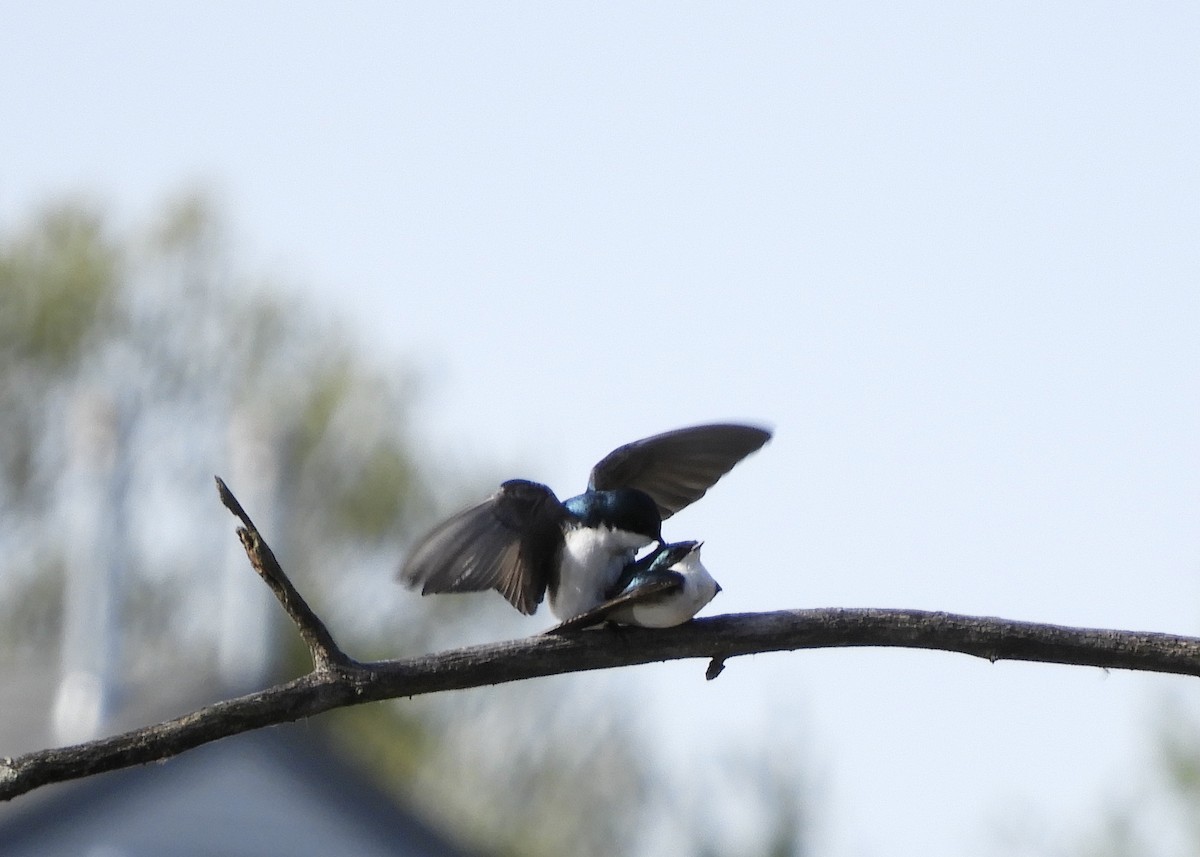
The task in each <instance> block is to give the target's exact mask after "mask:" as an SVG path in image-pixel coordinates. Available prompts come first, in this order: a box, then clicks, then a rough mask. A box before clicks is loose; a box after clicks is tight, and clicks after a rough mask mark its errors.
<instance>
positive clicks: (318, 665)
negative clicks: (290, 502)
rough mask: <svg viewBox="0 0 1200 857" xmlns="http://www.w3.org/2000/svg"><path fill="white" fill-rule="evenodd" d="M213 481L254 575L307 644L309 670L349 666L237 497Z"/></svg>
mask: <svg viewBox="0 0 1200 857" xmlns="http://www.w3.org/2000/svg"><path fill="white" fill-rule="evenodd" d="M216 480H217V494H218V495H219V496H220V498H221V502H222V503H224V504H225V508H226V509H228V510H229V511H230V512H232V513H233V514H234V515H235V516H236V517H237V518H238V519H239V520H240V521H241V522H242V524H243V525H244V526H241V527H238V530H237V534H238V538H239V539H241V541H242V547H243V548H245V549H246V556H248V557H249V558H250V565H251V566H253V567H254V570H255V571H256V572H258V576H259V577H261V578H262V579H263V581H264V582H266V584H267V586H269V587H271V591H272V592H273V593H275V597H276V598H278V599H279V603H280V604H282V605H283V609H284V610H285V611H286V612H287V614H288V617H289V618H290V619H291V620H292V621H293V622H295V623H296V628H297V630H299V632H300V638H301V639H302V640H304V642H305V643H306V644H307V645H308V651H309V653H310V654H311V655H312V661H313V669H314V670H316V671H317V672H323V671H324V670H326V669H328V668H329V667H332V666H335V665H345V664H349V663H350V662H351V659H350V656H349V655H347V654H346V653H345V652H343V651H342V650H341V648H340V647H339V646H338V644H337V643H336V642H334V639H333V635H332V634H330V633H329V629H328V628H326V627H325V623H324V622H322V621H321V620H320V619H319V618H317V614H316V613H314V612H313V611H312V608H311V607H309V606H308V602H307V601H305V600H304V599H303V598H302V597H301V596H300V593H299V592H297V591H296V587H294V586H292V582H291V581H290V580H288V576H287V575H286V574H284V573H283V568H282V567H281V566H280V565H279V560H277V559H275V554H274V552H273V551H272V550H271V548H270V547H268V546H267V543H266V542H265V541H263V537H262V535H261V534H259V532H258V528H257V527H256V526H254V522H253V521H251V520H250V516H249V515H247V514H246V510H245V509H243V508H242V504H241V503H239V502H238V499H237V497H234V496H233V492H232V491H230V490H229V486H228V485H226V484H225V481H224V480H223V479H221V477H220V476H218V477H216Z"/></svg>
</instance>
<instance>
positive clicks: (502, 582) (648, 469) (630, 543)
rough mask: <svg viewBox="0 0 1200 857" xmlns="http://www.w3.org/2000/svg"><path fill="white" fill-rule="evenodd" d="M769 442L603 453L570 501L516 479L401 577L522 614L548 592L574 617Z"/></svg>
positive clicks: (676, 439)
mask: <svg viewBox="0 0 1200 857" xmlns="http://www.w3.org/2000/svg"><path fill="white" fill-rule="evenodd" d="M770 438H771V433H770V432H769V431H766V430H765V429H761V428H757V427H754V426H745V425H703V426H693V427H691V428H683V429H677V430H675V431H669V432H665V433H663V434H658V435H654V436H653V437H648V438H645V439H643V440H636V441H634V442H633V443H628V444H626V445H625V446H622V447H620V448H618V449H616V450H613V451H612V452H611V453H609V454H608V455H607V456H605V457H604V459H603V460H601V461H600V463H599V464H597V465H596V466H595V467H594V468H592V475H591V478H590V479H589V480H588V488H587V491H585V492H584V493H582V494H580V495H579V496H577V497H572V498H570V499H569V500H567V501H565V502H563V501H560V500H559V499H558V498H557V497H555V496H554V492H553V491H551V490H550V489H549V488H547V487H546V486H545V485H541V484H538V483H537V482H529V481H526V480H524V479H512V480H509V481H508V482H505V483H504V484H502V485H501V486H500V490H499V491H497V492H496V493H495V494H493V495H492V496H491V497H489V498H488V499H487V500H485V501H484V502H482V503H480V504H479V505H477V506H472V507H471V508H469V509H467V510H465V511H463V512H459V513H458V514H457V515H455V516H454V517H452V518H450V519H449V520H447V521H445V522H443V523H442V524H440V525H438V526H437V527H435V528H434V529H433V531H432V532H431V533H429V535H427V536H426V537H425V538H424V539H423V540H422V541H421V542H419V543H418V544H417V546H416V547H415V548H413V550H412V552H411V553H410V554H409V555H408V559H407V560H406V562H405V564H404V567H403V568H402V569H401V571H400V580H401V582H403V583H404V584H405V585H406V586H408V587H409V588H410V589H417V588H419V589H420V590H421V594H422V595H428V594H430V593H433V592H478V591H482V590H485V589H496V590H498V591H499V592H500V594H502V595H503V596H504V597H505V598H507V599H508V601H509V603H510V604H512V605H513V606H514V607H516V608H517V609H518V610H520V611H521V612H522V613H525V614H532V613H534V611H536V610H537V608H538V605H539V604H541V602H542V598H543V596H544V595H545V593H546V592H547V590H548V591H549V593H550V610H551V612H553V613H554V615H555V616H557V617H558V618H559V619H561V620H567V619H573V618H575V617H576V616H579V615H580V614H582V613H585V612H586V611H588V610H591V609H592V608H594V607H596V606H598V605H600V604H603V603H604V602H606V601H608V600H609V599H610V597H611V596H612V593H613V592H614V587H615V586H616V584H617V582H618V580H619V579H620V577H621V574H622V572H623V571H624V570H625V568H626V566H629V565H631V564H634V558H635V556H636V555H637V552H638V551H639V550H641V549H642V548H644V547H646V546H647V545H649V544H651V543H653V542H658V544H659V545H660V546H661V545H662V544H663V540H662V522H663V521H664V520H665V519H667V518H669V517H670V516H671V515H673V514H675V513H676V512H678V511H679V510H680V509H682V508H684V507H685V506H688V505H689V504H691V503H694V502H695V501H696V500H699V499H700V498H701V497H703V496H704V494H705V493H706V492H707V491H708V489H709V488H711V487H712V486H713V485H714V484H716V482H717V480H718V479H720V478H721V477H722V476H724V475H725V474H726V473H728V472H729V471H730V470H731V469H732V468H733V466H734V465H735V464H737V463H738V462H739V461H741V460H742V459H743V458H745V457H746V456H747V455H749V454H750V453H752V452H754V451H755V450H757V449H759V448H760V447H761V446H762V445H763V444H765V443H766V442H767V441H768V440H769V439H770ZM684 559H686V556H684ZM662 561H665V558H664V560H662ZM697 562H698V557H697ZM652 566H653V560H651V561H650V563H649V564H648V565H647V568H650V567H652ZM665 567H666V566H661V565H660V566H659V567H658V568H659V569H661V568H665ZM656 570H657V569H656ZM706 574H707V572H706ZM617 591H619V590H617ZM701 606H702V605H701ZM696 609H697V610H698V609H700V608H699V607H697V608H696ZM693 612H694V611H693ZM689 618H690V617H689Z"/></svg>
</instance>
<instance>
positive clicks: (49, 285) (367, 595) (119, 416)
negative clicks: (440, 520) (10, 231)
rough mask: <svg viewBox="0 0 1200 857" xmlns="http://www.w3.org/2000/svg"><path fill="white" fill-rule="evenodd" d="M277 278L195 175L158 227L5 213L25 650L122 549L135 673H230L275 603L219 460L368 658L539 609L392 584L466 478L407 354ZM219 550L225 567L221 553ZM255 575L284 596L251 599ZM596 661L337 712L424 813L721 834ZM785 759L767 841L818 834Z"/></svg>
mask: <svg viewBox="0 0 1200 857" xmlns="http://www.w3.org/2000/svg"><path fill="white" fill-rule="evenodd" d="M283 294H284V292H283V291H282V290H279V289H272V288H271V284H270V283H269V282H266V281H259V282H255V281H253V280H251V279H248V278H247V277H245V276H243V275H241V274H238V273H237V272H236V268H235V265H234V263H233V260H232V259H231V255H230V251H229V246H228V242H227V240H226V238H225V233H224V231H223V229H222V227H221V224H220V222H219V219H218V218H217V217H216V216H215V214H214V212H213V211H212V210H211V207H210V206H209V204H208V203H207V201H206V200H205V198H204V197H203V196H200V195H188V196H184V197H182V198H180V199H179V200H177V201H176V202H174V203H173V204H171V205H169V206H167V208H166V210H165V212H164V213H163V215H162V216H161V217H160V218H159V219H158V221H157V223H156V224H155V225H154V226H153V228H151V229H149V230H148V231H147V233H146V234H144V235H135V236H122V235H116V234H114V233H113V232H112V230H111V229H110V227H109V226H108V225H107V224H106V221H105V218H104V216H103V214H102V213H101V212H100V211H98V210H96V209H95V208H94V207H89V206H87V205H83V204H80V203H67V204H63V205H60V206H58V207H55V208H53V209H51V210H50V211H49V212H47V213H46V214H45V215H44V216H42V217H40V218H38V219H37V220H35V221H34V222H32V223H30V224H29V225H28V226H27V227H26V228H24V229H23V230H22V231H20V232H19V233H18V234H16V235H13V236H0V437H3V438H4V440H3V443H0V470H2V480H0V512H2V515H0V629H2V630H0V650H2V651H4V652H6V655H5V658H6V659H8V660H9V661H11V660H12V659H13V658H16V657H37V658H40V659H42V660H45V659H46V658H47V657H49V656H50V655H51V654H52V653H54V652H56V651H57V650H58V649H59V647H60V639H62V638H63V634H62V631H63V628H62V617H63V615H64V612H65V613H67V614H68V615H69V614H70V609H69V608H70V603H69V602H70V599H69V598H67V596H66V594H65V593H66V591H67V589H68V586H67V581H68V579H69V574H68V571H69V569H70V568H71V567H72V566H73V565H79V564H80V563H81V562H82V563H95V564H96V565H97V566H100V565H103V564H104V563H106V562H111V563H112V564H113V565H114V566H116V567H118V568H117V570H116V571H115V572H114V573H113V577H112V580H113V581H115V582H116V584H118V586H117V588H118V589H119V597H118V598H117V599H116V604H115V606H114V607H113V610H114V611H115V613H116V616H117V619H118V621H117V622H116V625H117V627H119V628H120V641H119V650H120V657H119V659H118V661H119V665H120V672H119V674H118V675H117V676H116V679H117V681H118V682H120V683H122V685H123V687H124V689H125V692H126V694H130V693H136V692H137V688H138V687H144V686H145V683H146V682H147V681H151V682H157V683H158V687H160V688H161V687H162V686H164V685H166V684H172V683H176V684H177V683H179V681H180V679H179V677H180V676H184V675H186V676H188V677H189V679H188V680H189V681H195V680H196V677H197V676H202V675H206V674H209V675H210V674H212V673H213V672H214V671H215V670H216V665H217V664H218V663H219V662H221V661H222V659H223V658H224V657H225V653H224V652H223V650H222V647H223V646H224V645H228V641H229V639H233V640H235V642H236V644H237V645H238V646H242V647H249V646H250V645H251V642H248V641H252V639H253V633H249V634H248V632H253V631H254V630H255V626H257V625H260V624H265V621H264V619H263V618H262V616H271V617H275V618H276V619H278V618H279V616H278V610H277V607H276V606H275V605H274V604H272V603H271V602H270V600H269V598H268V597H267V594H266V590H265V587H263V586H262V584H261V583H260V582H259V581H258V580H257V579H256V578H255V577H254V575H253V574H252V572H251V571H250V570H249V568H248V567H247V566H246V563H245V558H244V556H242V555H241V551H240V547H239V546H237V544H236V540H235V539H234V538H233V536H232V532H231V531H232V521H231V520H230V519H229V517H228V515H227V514H226V513H225V511H224V510H223V509H221V508H220V507H219V504H218V503H217V502H216V498H215V493H214V491H213V484H212V476H213V474H214V473H220V474H221V475H222V476H224V477H226V478H227V480H228V481H229V482H230V485H231V487H233V489H234V490H235V492H236V493H237V494H238V496H239V497H240V498H241V499H242V501H243V502H244V503H245V504H246V505H247V508H248V509H249V511H250V514H251V515H252V516H254V517H255V519H256V522H257V523H258V524H259V527H260V528H261V529H262V530H263V531H264V533H266V534H267V536H268V538H269V539H270V541H271V543H272V545H273V547H274V548H275V549H276V551H277V552H278V554H279V556H280V559H281V561H282V562H283V564H284V566H285V567H286V568H287V569H288V572H289V574H290V575H291V576H292V577H293V579H294V580H295V581H296V582H297V585H298V586H299V587H300V588H301V589H302V591H304V592H305V595H306V597H311V600H312V601H313V603H314V606H315V607H316V609H317V610H318V612H320V613H321V614H322V615H323V616H324V617H325V618H326V620H327V621H328V623H329V625H330V627H331V630H332V631H333V632H334V634H335V635H336V636H338V637H339V639H340V640H341V641H342V643H343V645H345V646H346V647H347V648H348V649H349V650H351V651H353V652H355V653H356V654H358V655H359V656H363V657H368V656H397V655H401V654H404V653H411V652H418V651H427V650H429V649H430V648H432V647H434V646H440V645H445V644H446V643H448V642H458V641H459V638H458V637H457V636H456V634H457V633H458V632H457V631H456V630H455V629H456V628H462V627H468V626H469V627H473V628H475V629H476V631H477V632H478V628H479V626H481V625H482V626H483V628H484V633H487V634H489V635H490V636H493V637H494V636H496V635H498V634H499V633H501V632H503V631H505V630H509V629H511V630H512V631H513V632H515V633H525V632H526V630H525V626H518V625H517V624H516V622H517V617H516V616H515V614H514V613H512V611H509V610H507V609H506V608H505V607H504V606H503V605H500V604H498V603H493V602H498V599H492V600H489V599H486V598H483V599H478V600H476V599H462V600H456V599H429V600H424V599H415V598H412V597H411V596H410V595H408V594H407V593H404V592H403V590H401V589H400V588H399V587H397V586H395V584H394V583H393V582H392V577H393V573H394V570H395V567H396V563H397V562H398V559H399V557H400V556H401V554H402V548H403V544H404V542H405V540H406V538H408V537H410V536H412V535H413V534H414V528H416V527H421V526H424V525H426V524H428V523H429V522H430V520H431V519H432V517H433V515H434V513H435V511H443V512H444V511H445V510H446V504H457V501H458V500H459V499H462V498H459V497H446V496H444V495H443V494H442V493H440V492H438V491H435V490H434V488H433V486H432V485H431V484H430V481H429V479H428V477H427V476H426V474H428V473H431V472H433V471H434V469H435V463H433V462H429V461H426V460H424V459H423V457H422V456H421V454H420V451H419V450H418V449H417V448H416V446H415V445H414V442H413V440H412V438H411V437H410V435H409V433H408V426H409V423H410V418H409V412H410V405H411V400H412V395H413V389H414V384H413V379H412V377H411V375H410V374H408V373H406V372H403V371H400V370H397V369H396V368H394V367H386V366H385V367H380V366H377V365H374V364H372V363H371V362H370V361H368V360H366V359H364V357H363V355H362V352H361V350H360V348H359V347H358V346H357V345H356V343H355V342H354V341H353V340H352V339H351V338H349V337H348V336H346V335H345V334H344V332H342V331H341V330H340V329H339V328H338V327H337V326H336V325H334V324H331V323H328V322H325V321H322V320H320V319H318V318H316V317H315V314H314V312H313V311H312V310H311V309H310V308H307V307H304V306H302V305H300V304H298V303H297V302H296V301H295V300H294V299H286V298H284V297H282V295H283ZM80 447H83V448H84V451H85V453H86V454H87V455H89V456H91V458H92V459H97V460H101V459H102V460H103V461H104V466H103V468H102V469H101V471H100V472H101V476H102V479H103V480H106V484H108V483H110V484H111V486H113V490H111V491H106V492H102V493H101V494H100V495H97V496H92V495H87V494H86V493H81V483H80V481H79V479H78V470H79V468H78V467H76V466H73V464H72V461H73V460H74V459H73V456H76V457H77V456H78V455H79V454H80V452H79V449H80ZM88 472H92V471H88ZM72 474H75V476H72ZM452 476H453V474H452ZM84 481H85V482H86V479H85V480H84ZM472 499H473V498H472ZM439 504H440V509H439V508H438V507H439ZM96 507H103V508H102V509H101V510H100V511H99V512H97V508H96ZM96 514H102V515H104V517H103V518H102V519H100V520H99V524H98V525H97V526H96V527H95V528H94V529H96V530H97V531H101V532H103V533H104V535H105V539H104V540H102V542H99V543H88V544H85V545H83V547H82V549H81V550H76V551H75V552H74V553H72V549H71V544H72V536H73V534H74V533H75V532H76V530H78V529H81V527H80V520H81V518H80V516H81V515H83V516H84V517H85V518H86V517H87V516H89V515H91V516H92V518H89V520H92V521H93V523H95V519H94V516H95V515H96ZM73 516H74V517H73ZM96 544H102V546H103V549H99V548H97V547H96ZM106 553H107V554H112V556H104V555H101V554H106ZM81 555H82V556H83V557H84V558H83V559H80V556H81ZM225 566H229V567H230V568H231V569H232V571H231V572H230V577H229V580H228V581H224V582H222V579H221V578H220V576H219V575H215V574H214V571H215V570H216V569H220V568H222V567H225ZM230 587H232V589H231V588H230ZM260 597H261V598H262V599H266V600H265V601H264V602H263V603H265V604H266V608H265V609H266V610H267V612H266V613H264V614H261V615H259V614H255V613H254V612H252V611H251V612H245V611H244V610H243V609H242V608H244V607H245V604H246V603H247V602H250V601H253V600H255V599H257V598H260ZM497 608H499V609H497ZM461 619H469V622H458V621H457V620H461ZM518 627H520V628H521V630H517V629H518ZM230 634H232V635H233V636H232V637H230V636H229V635H230ZM68 639H69V635H68ZM282 639H285V640H289V641H290V640H292V636H291V635H290V633H289V635H288V636H286V637H283V638H282ZM88 642H89V641H85V645H87V643H88ZM91 644H92V645H97V644H96V643H95V641H91ZM61 645H63V646H64V647H65V645H66V644H65V643H63V644H61ZM292 645H293V646H294V651H293V656H294V657H295V658H301V657H303V652H302V651H301V649H300V647H299V645H298V641H297V642H296V643H293V644H292ZM267 648H270V647H269V646H268V647H267ZM181 666H186V667H187V669H186V670H185V669H181ZM293 666H295V664H294V663H293ZM274 669H275V671H276V672H279V671H280V670H286V667H285V666H281V665H280V664H278V663H277V664H276V665H275V667H274ZM206 670H207V673H206ZM291 671H294V670H291ZM259 680H261V679H259ZM139 681H140V682H141V683H140V684H139ZM597 681H598V679H594V678H593V679H591V680H589V679H588V678H587V677H582V678H580V677H575V678H573V679H571V678H564V679H563V680H561V681H557V682H555V683H554V686H553V688H552V689H550V690H548V689H547V685H546V684H544V683H529V684H522V685H519V686H510V687H504V688H494V689H490V690H486V691H483V690H481V691H476V692H473V693H472V694H468V695H456V696H449V697H445V698H430V699H423V700H418V701H411V702H406V703H404V704H384V705H374V706H368V707H365V708H362V709H354V710H347V711H342V712H337V713H336V714H335V715H334V716H332V717H330V718H328V719H327V721H326V722H328V723H329V724H332V725H333V726H334V727H335V728H338V727H340V731H341V734H342V740H343V741H344V743H345V744H346V745H347V747H348V748H350V749H351V750H353V751H354V752H355V753H357V754H358V755H360V756H362V757H363V758H364V759H366V760H367V761H369V762H370V763H371V764H372V765H374V766H375V767H376V769H377V770H379V771H380V773H381V776H383V777H385V778H386V779H388V780H389V781H391V782H392V783H393V784H394V785H396V787H397V788H398V789H400V790H401V791H403V792H404V793H406V794H407V795H408V797H409V798H410V799H411V800H412V801H414V802H415V803H417V804H418V805H420V806H422V807H424V808H425V809H426V810H427V811H428V813H429V814H430V815H432V816H435V817H437V818H439V819H440V820H441V821H442V822H443V823H444V824H447V825H448V826H450V827H451V828H453V829H456V830H457V831H458V832H459V833H460V834H462V835H464V836H466V837H468V838H470V839H471V840H473V841H474V842H476V843H477V844H479V843H483V844H486V845H488V846H489V847H490V848H491V850H493V851H496V852H502V853H512V854H518V853H520V854H556V855H558V854H575V855H600V854H611V853H635V852H638V851H645V852H648V851H650V850H652V849H653V844H654V839H653V837H654V836H658V837H659V838H660V839H661V838H662V837H663V836H664V835H666V836H668V837H669V840H670V842H671V846H672V847H671V848H670V849H669V850H671V851H672V853H696V854H700V853H703V854H712V853H717V850H719V849H717V850H714V847H713V845H712V842H713V840H712V838H711V837H710V836H709V835H708V832H709V831H711V830H712V826H713V821H712V818H711V817H709V812H710V810H709V808H708V807H701V806H700V805H699V804H695V803H688V802H686V801H681V800H679V799H678V795H677V793H676V790H677V788H678V783H677V781H672V780H671V779H670V778H664V777H662V776H660V775H659V773H658V772H657V771H656V770H655V766H654V759H655V758H656V757H655V754H654V753H653V752H652V751H651V750H649V749H648V747H647V742H646V741H645V739H644V738H643V736H642V733H641V732H639V726H638V720H637V718H636V717H634V716H631V715H630V712H628V711H626V710H623V709H622V707H621V704H620V703H615V704H614V703H613V696H619V694H608V693H602V694H599V696H597V693H596V692H595V687H596V686H597ZM768 773H769V772H768ZM772 776H774V779H772V778H771V777H767V778H766V779H764V780H763V782H764V783H767V784H768V786H769V787H766V788H763V789H761V790H760V791H761V795H762V799H761V800H760V801H759V806H758V809H759V810H761V811H760V812H759V813H758V815H759V817H764V818H766V819H767V821H766V822H764V824H763V832H762V835H761V836H760V837H759V838H760V839H761V842H760V843H759V845H758V846H756V847H755V849H754V850H756V851H758V852H759V853H771V854H781V855H782V854H798V853H800V850H801V849H800V842H801V836H800V831H799V827H798V826H797V824H796V819H797V818H799V817H800V816H799V815H798V814H797V807H798V806H799V804H798V797H797V794H796V790H795V789H793V788H790V785H789V787H787V788H779V787H778V785H779V782H781V781H780V780H779V778H778V776H776V775H772ZM673 783H674V784H673ZM751 791H753V790H751ZM664 831H666V833H664ZM699 831H703V832H699ZM739 850H740V849H739Z"/></svg>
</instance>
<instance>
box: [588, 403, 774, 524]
mask: <svg viewBox="0 0 1200 857" xmlns="http://www.w3.org/2000/svg"><path fill="white" fill-rule="evenodd" d="M770 439H771V433H770V432H769V431H767V430H766V429H762V428H758V427H756V426H746V425H735V424H717V425H704V426H692V427H691V428H682V429H676V430H675V431H669V432H664V433H663V434H656V435H654V436H653V437H648V438H644V439H642V440H635V441H634V442H633V443H627V444H625V445H624V446H622V447H620V448H618V449H615V450H613V451H612V452H610V453H609V454H608V455H606V456H605V457H604V459H603V460H602V461H601V462H600V463H599V464H597V465H596V466H595V467H594V468H592V477H591V480H590V481H589V483H588V487H589V488H592V489H595V490H598V491H608V490H612V489H614V488H637V489H639V490H641V491H644V492H645V493H647V494H649V495H650V496H651V497H653V498H654V502H655V503H656V504H658V511H659V513H660V514H661V515H662V517H663V519H664V520H665V519H667V518H669V517H670V516H671V515H673V514H675V513H676V512H678V511H679V510H680V509H682V508H683V507H684V506H688V505H690V504H692V503H695V502H696V501H697V500H699V499H700V498H701V497H703V496H704V494H705V492H707V491H708V489H709V488H711V487H712V486H713V485H715V484H716V482H717V480H718V479H720V478H721V477H722V476H724V475H725V474H726V473H728V472H729V471H730V470H732V469H733V466H734V465H735V464H737V463H738V462H739V461H741V460H742V459H743V458H745V457H746V456H747V455H749V454H750V453H752V452H754V451H755V450H757V449H759V448H760V447H761V446H762V445H763V444H765V443H766V442H767V441H768V440H770Z"/></svg>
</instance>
